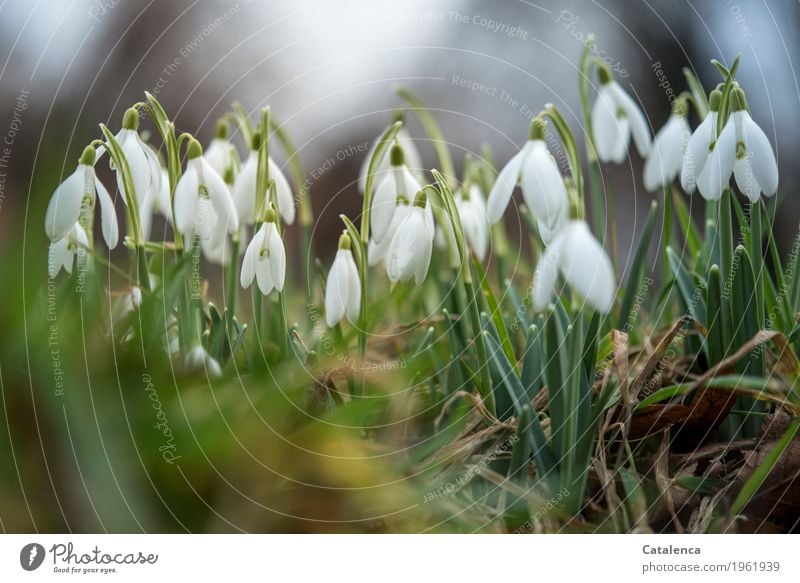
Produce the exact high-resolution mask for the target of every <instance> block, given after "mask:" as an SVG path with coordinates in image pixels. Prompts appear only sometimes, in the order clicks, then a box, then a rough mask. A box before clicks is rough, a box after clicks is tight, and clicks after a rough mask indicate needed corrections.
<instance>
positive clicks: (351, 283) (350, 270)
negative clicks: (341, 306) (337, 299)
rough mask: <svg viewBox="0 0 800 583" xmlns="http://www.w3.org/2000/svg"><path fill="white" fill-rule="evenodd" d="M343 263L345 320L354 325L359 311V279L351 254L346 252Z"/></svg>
mask: <svg viewBox="0 0 800 583" xmlns="http://www.w3.org/2000/svg"><path fill="white" fill-rule="evenodd" d="M344 263H345V271H346V274H347V302H346V304H345V314H347V319H348V320H350V323H351V324H356V323H357V322H358V315H359V312H360V310H361V279H360V278H359V277H358V266H357V265H356V261H355V259H353V254H352V253H349V252H348V255H347V258H346V259H345V262H344Z"/></svg>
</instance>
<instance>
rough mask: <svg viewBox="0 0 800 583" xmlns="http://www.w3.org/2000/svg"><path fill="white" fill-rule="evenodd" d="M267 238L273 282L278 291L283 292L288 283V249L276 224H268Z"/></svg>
mask: <svg viewBox="0 0 800 583" xmlns="http://www.w3.org/2000/svg"><path fill="white" fill-rule="evenodd" d="M267 237H268V239H267V248H268V250H269V269H270V274H271V275H272V282H273V283H274V285H275V289H276V290H278V291H283V284H284V282H285V281H286V248H285V247H284V246H283V240H282V239H281V236H280V235H279V234H278V229H277V227H276V226H275V224H274V223H267Z"/></svg>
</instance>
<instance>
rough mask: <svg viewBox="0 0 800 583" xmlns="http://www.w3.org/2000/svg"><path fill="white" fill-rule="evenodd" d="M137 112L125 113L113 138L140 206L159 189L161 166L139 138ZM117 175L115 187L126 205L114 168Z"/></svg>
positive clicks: (123, 191)
mask: <svg viewBox="0 0 800 583" xmlns="http://www.w3.org/2000/svg"><path fill="white" fill-rule="evenodd" d="M138 129H139V112H138V111H136V110H135V109H133V108H131V109H129V110H128V111H126V112H125V116H124V117H123V119H122V130H120V132H119V133H118V134H117V135H116V136H115V137H116V140H117V142H119V146H120V148H121V149H122V153H123V154H124V155H125V159H126V160H127V161H128V167H129V168H130V171H131V179H132V180H133V189H134V191H135V194H136V196H135V198H134V199H133V200H136V202H137V203H138V204H139V205H140V206H141V204H142V201H144V199H145V198H146V197H147V196H148V194H149V193H150V192H151V191H155V192H157V191H159V190H160V189H161V176H162V175H161V164H160V163H159V161H158V156H156V154H155V152H153V150H152V148H150V146H148V145H147V144H145V143H144V141H143V140H142V138H141V137H140V136H139V132H138ZM115 171H116V174H117V187H118V188H119V191H120V192H121V193H122V194H123V197H124V198H123V200H124V201H125V202H126V203H127V202H128V197H127V196H126V195H125V185H124V184H123V181H122V172H120V171H119V169H118V168H115Z"/></svg>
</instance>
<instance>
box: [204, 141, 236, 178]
mask: <svg viewBox="0 0 800 583" xmlns="http://www.w3.org/2000/svg"><path fill="white" fill-rule="evenodd" d="M204 155H205V158H206V160H207V161H208V163H209V164H211V167H212V168H213V169H214V170H216V171H217V174H219V175H220V176H225V172H226V171H227V170H228V168H229V167H230V166H231V164H232V162H233V144H231V143H230V142H229V141H228V140H225V139H223V138H214V139H212V140H211V142H209V144H208V148H206V150H205V154H204Z"/></svg>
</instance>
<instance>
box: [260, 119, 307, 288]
mask: <svg viewBox="0 0 800 583" xmlns="http://www.w3.org/2000/svg"><path fill="white" fill-rule="evenodd" d="M270 121H271V127H272V131H273V133H274V134H275V137H276V138H277V139H278V142H280V144H281V147H282V148H283V151H284V152H286V156H287V158H288V161H289V169H290V171H291V173H292V178H293V179H294V182H295V185H296V187H297V205H298V211H299V213H298V215H299V216H298V219H299V223H300V230H301V244H302V254H301V257H300V261H301V265H302V273H303V277H304V278H305V280H304V281H305V284H306V297H307V298H308V299H309V300H310V299H311V296H312V295H313V286H312V285H311V269H312V262H313V257H312V254H313V253H312V251H311V229H312V227H313V223H314V211H313V209H312V207H311V197H310V193H309V190H308V188H307V187H306V175H305V172H304V171H303V164H302V161H301V160H300V155H299V154H298V153H297V148H295V146H294V143H293V142H292V140H291V138H290V137H289V134H288V133H287V132H286V130H285V129H284V127H283V126H282V125H281V124H279V123H278V122H277V121H276V120H275V119H274V118H272V119H271V120H270Z"/></svg>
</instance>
